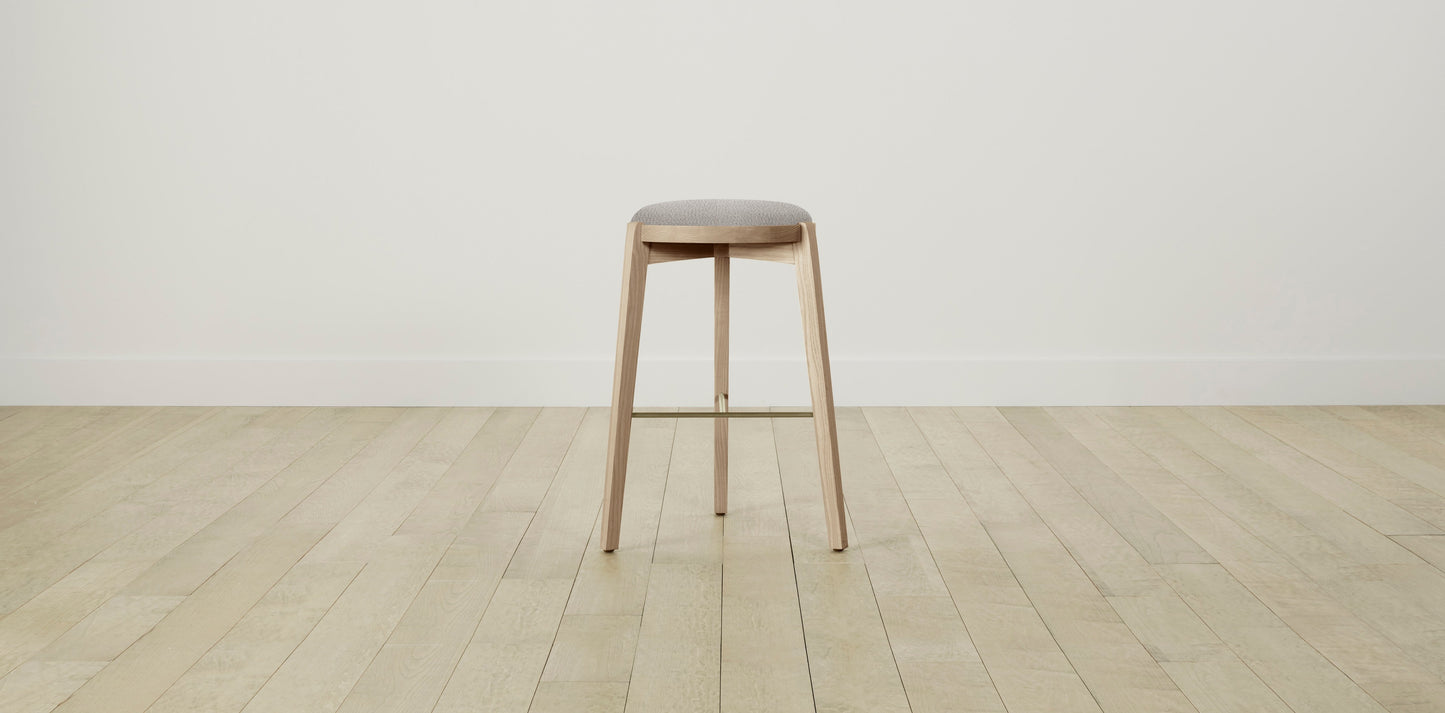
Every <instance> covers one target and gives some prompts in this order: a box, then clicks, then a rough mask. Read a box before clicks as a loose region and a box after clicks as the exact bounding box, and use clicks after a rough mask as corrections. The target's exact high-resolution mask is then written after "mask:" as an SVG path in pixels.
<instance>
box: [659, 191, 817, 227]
mask: <svg viewBox="0 0 1445 713" xmlns="http://www.w3.org/2000/svg"><path fill="white" fill-rule="evenodd" d="M812 221H813V217H812V216H810V215H808V211H806V210H803V209H802V208H799V207H798V206H795V205H793V204H792V203H779V202H777V201H753V200H738V199H727V198H704V199H699V200H688V201H666V202H664V203H653V204H652V205H649V206H643V207H642V209H641V210H639V211H637V213H636V214H635V215H633V216H632V222H634V223H642V224H644V225H697V226H723V225H746V226H757V225H797V224H798V223H811V222H812Z"/></svg>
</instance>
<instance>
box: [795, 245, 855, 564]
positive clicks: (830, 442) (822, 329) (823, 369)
mask: <svg viewBox="0 0 1445 713" xmlns="http://www.w3.org/2000/svg"><path fill="white" fill-rule="evenodd" d="M801 227H802V239H800V240H799V241H798V242H797V243H795V244H794V246H793V250H794V251H793V261H794V262H795V263H796V266H797V272H798V303H799V305H800V306H801V307H802V311H803V352H804V358H805V360H806V361H807V363H808V387H809V392H810V393H811V394H812V398H813V426H814V431H815V432H816V434H817V436H816V437H817V442H818V477H819V480H820V481H821V482H822V485H823V512H824V517H823V519H824V522H826V523H827V525H828V544H829V545H830V546H831V547H832V548H833V549H835V550H842V549H845V548H847V547H848V527H847V523H846V522H844V518H843V508H844V502H843V474H842V468H841V466H840V465H839V463H838V424H837V419H836V415H835V414H834V412H833V370H832V365H831V364H830V363H829V359H828V329H827V326H826V325H825V320H824V318H823V278H822V275H821V274H820V270H819V268H818V240H817V229H816V227H814V225H813V224H812V223H802V224H801Z"/></svg>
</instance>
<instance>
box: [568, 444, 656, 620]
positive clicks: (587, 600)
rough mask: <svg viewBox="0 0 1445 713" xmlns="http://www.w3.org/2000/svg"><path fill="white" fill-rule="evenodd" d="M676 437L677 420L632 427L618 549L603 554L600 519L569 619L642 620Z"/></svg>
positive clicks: (579, 575)
mask: <svg viewBox="0 0 1445 713" xmlns="http://www.w3.org/2000/svg"><path fill="white" fill-rule="evenodd" d="M676 431H677V421H676V420H673V419H661V418H657V419H642V420H639V421H637V422H636V423H634V424H633V425H632V447H631V448H630V449H629V450H628V454H627V463H628V465H627V497H626V499H625V501H624V506H623V508H622V534H621V540H620V541H619V546H618V548H617V550H615V551H613V552H603V551H602V540H601V539H600V538H601V536H602V529H601V528H602V523H601V519H600V518H599V520H598V523H597V525H596V526H595V527H594V528H593V530H592V539H591V541H589V542H588V544H587V549H586V550H585V551H584V552H583V554H582V564H581V565H580V566H579V568H578V572H577V580H576V584H574V585H573V587H572V595H571V597H570V598H568V600H567V613H568V614H613V615H627V616H642V607H643V603H644V602H645V601H646V599H647V580H648V572H650V571H651V569H652V550H653V547H654V545H655V544H656V542H657V528H658V524H659V522H660V518H661V513H662V498H663V493H664V491H665V489H666V486H667V470H668V465H669V461H671V459H672V442H673V436H674V434H675V433H676Z"/></svg>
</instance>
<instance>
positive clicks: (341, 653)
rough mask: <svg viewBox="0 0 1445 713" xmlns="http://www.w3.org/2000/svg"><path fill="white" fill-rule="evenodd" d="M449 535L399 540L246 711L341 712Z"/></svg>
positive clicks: (384, 548) (384, 547)
mask: <svg viewBox="0 0 1445 713" xmlns="http://www.w3.org/2000/svg"><path fill="white" fill-rule="evenodd" d="M446 540H447V538H446V536H444V535H393V536H392V537H389V538H387V539H386V540H383V541H382V542H380V543H378V544H377V549H376V551H375V553H374V555H373V558H372V559H371V560H370V561H368V562H367V563H366V566H365V567H364V568H363V569H362V570H361V573H360V574H358V575H356V579H355V580H353V581H352V582H351V584H350V586H348V587H347V588H346V591H345V592H342V594H341V596H340V598H338V599H337V600H336V603H335V604H333V605H332V606H331V609H330V610H329V611H327V612H326V615H325V616H323V617H321V620H320V621H318V622H317V623H316V627H315V628H314V629H312V630H311V633H310V634H308V635H307V636H306V638H305V639H304V640H303V641H302V642H301V644H300V645H299V646H297V647H296V650H295V651H293V652H291V655H290V657H288V658H287V659H286V661H285V663H283V664H281V667H280V668H279V669H277V670H276V673H275V674H273V675H272V676H271V678H270V679H268V680H267V681H266V684H265V685H263V686H262V687H261V690H259V691H257V692H256V696H255V697H254V698H252V699H251V701H250V702H249V703H247V704H246V707H245V708H243V709H242V710H243V711H248V712H249V713H268V712H270V711H277V712H282V711H284V712H286V713H310V712H322V711H324V712H326V713H330V712H331V711H335V710H337V708H339V707H340V706H341V704H342V702H343V701H344V700H345V699H346V696H347V694H348V693H349V692H350V691H351V689H352V686H354V685H355V683H356V681H357V680H358V679H359V678H361V675H362V673H363V672H364V671H365V670H366V668H367V666H368V665H369V664H370V663H371V662H372V659H373V658H374V657H375V656H376V654H377V652H378V651H380V650H381V647H382V645H383V644H385V643H386V640H387V638H388V637H389V636H390V635H391V631H392V629H393V628H394V627H395V626H396V624H397V622H398V621H400V619H401V617H402V615H403V614H404V613H405V612H406V609H407V607H408V606H410V605H411V602H412V600H413V599H415V598H416V595H417V592H418V591H419V590H420V589H421V586H422V584H423V583H424V582H425V581H426V578H427V575H428V574H429V573H430V572H431V571H432V569H433V568H434V567H436V564H437V561H438V560H439V559H441V555H442V551H443V550H444V549H445V547H446Z"/></svg>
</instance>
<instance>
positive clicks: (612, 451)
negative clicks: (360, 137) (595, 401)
mask: <svg viewBox="0 0 1445 713" xmlns="http://www.w3.org/2000/svg"><path fill="white" fill-rule="evenodd" d="M638 228H639V224H638V223H628V224H627V252H626V253H625V255H624V257H623V259H622V307H621V310H620V313H619V314H618V317H617V360H616V361H615V362H614V364H613V372H612V412H611V414H610V416H609V421H608V426H607V484H606V486H605V488H604V490H603V493H602V549H603V551H605V552H611V551H613V550H615V549H617V542H618V539H619V537H620V536H621V533H622V490H623V486H624V485H625V483H626V481H627V449H628V446H629V445H630V439H631V436H632V396H633V391H634V390H635V388H636V386H637V344H638V341H639V339H640V338H641V336H642V294H643V290H644V288H645V287H646V285H647V257H648V248H647V244H646V243H644V242H642V239H641V233H640V232H639V230H638Z"/></svg>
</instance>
